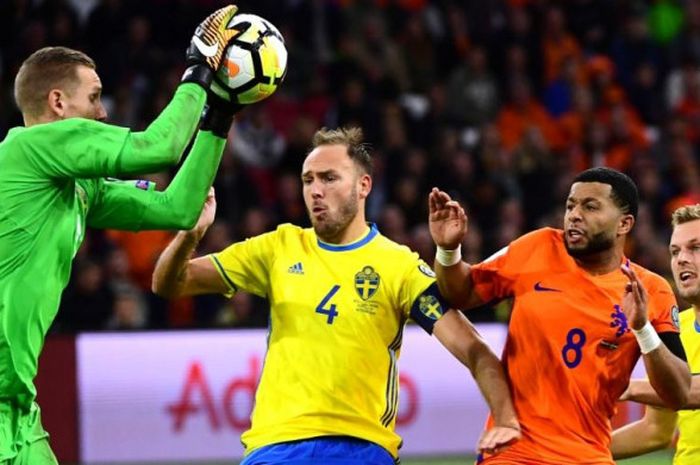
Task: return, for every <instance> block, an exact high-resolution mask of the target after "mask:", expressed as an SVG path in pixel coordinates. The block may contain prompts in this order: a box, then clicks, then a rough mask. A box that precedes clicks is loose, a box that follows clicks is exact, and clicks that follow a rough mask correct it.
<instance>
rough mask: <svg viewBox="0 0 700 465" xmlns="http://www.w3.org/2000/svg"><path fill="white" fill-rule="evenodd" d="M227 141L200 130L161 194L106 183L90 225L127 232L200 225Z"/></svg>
mask: <svg viewBox="0 0 700 465" xmlns="http://www.w3.org/2000/svg"><path fill="white" fill-rule="evenodd" d="M225 144H226V140H225V139H223V138H221V137H218V136H216V135H214V134H212V133H211V132H209V131H200V132H199V133H198V134H197V138H196V139H195V142H194V144H193V146H192V150H191V151H190V154H189V156H188V157H187V159H186V160H185V162H184V163H183V165H182V167H181V168H180V170H179V171H178V172H177V174H176V175H175V177H174V178H173V181H172V182H171V183H170V185H169V186H168V187H167V189H165V191H162V192H156V191H145V190H141V189H135V188H133V187H131V186H125V185H124V184H123V183H112V182H109V181H106V182H104V183H102V187H101V189H100V191H99V193H98V194H97V199H96V200H95V202H93V204H92V205H91V207H90V212H89V215H88V219H87V220H88V225H90V226H92V227H97V228H113V229H125V230H133V231H138V230H146V229H189V228H191V227H192V226H194V224H195V223H196V222H197V218H198V217H199V214H200V212H201V210H202V205H203V204H204V200H205V199H206V197H207V193H208V191H209V187H210V186H211V184H212V182H213V181H214V176H215V175H216V170H217V168H218V166H219V161H220V160H221V155H222V154H223V151H224V146H225Z"/></svg>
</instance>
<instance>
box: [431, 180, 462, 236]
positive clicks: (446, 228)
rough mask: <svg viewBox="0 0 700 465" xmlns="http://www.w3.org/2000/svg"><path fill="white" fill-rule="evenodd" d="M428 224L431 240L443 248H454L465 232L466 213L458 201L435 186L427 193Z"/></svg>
mask: <svg viewBox="0 0 700 465" xmlns="http://www.w3.org/2000/svg"><path fill="white" fill-rule="evenodd" d="M428 206H429V212H430V215H429V226H430V235H431V236H432V237H433V241H434V242H435V243H436V244H437V245H439V246H440V247H442V248H443V249H448V250H452V249H456V248H457V246H459V244H460V243H461V242H462V239H463V238H464V235H465V234H466V233H467V214H466V213H464V208H462V207H461V206H460V205H459V202H457V201H456V200H452V198H451V197H450V196H449V195H448V194H447V192H443V191H441V190H439V189H438V188H436V187H433V190H432V191H431V192H430V195H428Z"/></svg>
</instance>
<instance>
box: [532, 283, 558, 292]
mask: <svg viewBox="0 0 700 465" xmlns="http://www.w3.org/2000/svg"><path fill="white" fill-rule="evenodd" d="M535 290H536V291H539V292H561V291H560V290H559V289H552V288H551V287H544V286H543V285H542V281H537V282H536V283H535Z"/></svg>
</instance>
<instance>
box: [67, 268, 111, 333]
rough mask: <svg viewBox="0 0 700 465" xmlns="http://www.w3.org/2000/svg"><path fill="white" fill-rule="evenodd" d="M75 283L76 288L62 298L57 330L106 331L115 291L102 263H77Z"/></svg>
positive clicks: (73, 287) (72, 288) (73, 279)
mask: <svg viewBox="0 0 700 465" xmlns="http://www.w3.org/2000/svg"><path fill="white" fill-rule="evenodd" d="M71 281H72V283H74V284H73V286H71V287H70V288H69V289H67V290H66V292H64V293H63V295H62V297H61V305H60V307H59V311H58V315H57V316H56V323H55V325H56V327H58V328H59V329H60V330H62V331H69V332H76V331H96V330H101V329H104V328H105V326H106V324H107V321H108V320H109V318H110V316H111V314H112V300H113V291H112V289H110V287H109V286H108V285H107V284H106V283H105V279H104V273H103V271H102V268H101V267H100V264H99V263H97V262H94V261H92V260H91V259H89V258H86V259H80V260H76V261H75V263H74V264H73V274H72V278H71Z"/></svg>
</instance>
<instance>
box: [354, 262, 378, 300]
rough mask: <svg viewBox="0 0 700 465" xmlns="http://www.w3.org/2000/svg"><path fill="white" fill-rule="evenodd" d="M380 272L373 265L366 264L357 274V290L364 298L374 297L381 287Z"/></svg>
mask: <svg viewBox="0 0 700 465" xmlns="http://www.w3.org/2000/svg"><path fill="white" fill-rule="evenodd" d="M379 281H380V278H379V273H377V272H376V271H374V268H372V267H371V266H365V267H364V268H362V271H360V272H358V273H357V274H355V291H357V295H359V296H360V298H361V299H362V300H367V299H369V298H370V297H372V296H373V295H374V294H375V292H377V289H379Z"/></svg>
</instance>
